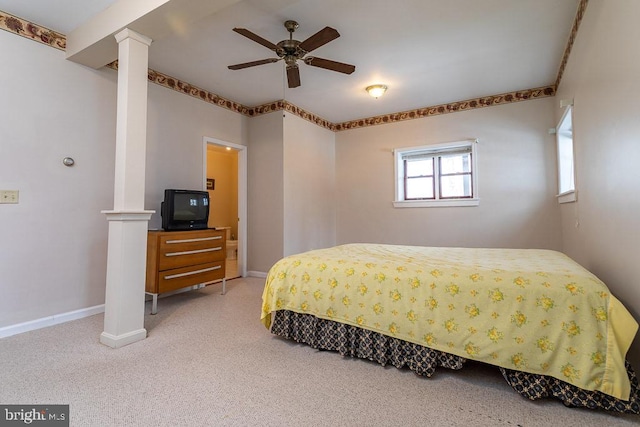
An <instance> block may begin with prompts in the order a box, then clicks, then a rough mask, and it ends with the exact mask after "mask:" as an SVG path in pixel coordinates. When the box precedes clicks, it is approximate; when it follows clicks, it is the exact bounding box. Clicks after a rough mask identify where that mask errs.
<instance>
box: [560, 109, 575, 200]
mask: <svg viewBox="0 0 640 427" xmlns="http://www.w3.org/2000/svg"><path fill="white" fill-rule="evenodd" d="M571 112H572V107H571V105H569V106H567V108H566V109H565V111H564V114H563V115H562V118H561V119H560V123H558V127H557V128H556V142H557V145H558V202H560V203H568V202H575V201H576V192H575V190H576V186H575V173H574V167H573V125H572V114H571Z"/></svg>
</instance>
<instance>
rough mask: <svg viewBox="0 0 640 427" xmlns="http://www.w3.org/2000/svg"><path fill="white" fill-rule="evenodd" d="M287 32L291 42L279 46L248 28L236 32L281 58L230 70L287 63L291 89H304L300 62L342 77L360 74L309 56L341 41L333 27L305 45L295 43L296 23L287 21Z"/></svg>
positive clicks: (351, 67) (236, 66)
mask: <svg viewBox="0 0 640 427" xmlns="http://www.w3.org/2000/svg"><path fill="white" fill-rule="evenodd" d="M284 26H285V28H286V29H287V31H289V39H288V40H282V41H281V42H279V43H278V44H273V43H271V42H270V41H269V40H266V39H263V38H262V37H260V36H259V35H257V34H255V33H252V32H251V31H249V30H247V29H246V28H234V29H233V31H235V32H236V33H238V34H241V35H243V36H245V37H247V38H249V39H251V40H253V41H254V42H256V43H259V44H261V45H262V46H264V47H266V48H267V49H271V50H272V51H274V52H275V53H276V54H277V55H278V58H268V59H261V60H258V61H251V62H245V63H242V64H236V65H229V69H230V70H241V69H243V68H248V67H255V66H256V65H263V64H270V63H273V62H277V61H280V60H281V59H283V60H284V62H285V64H286V68H287V82H288V85H289V87H290V88H294V87H298V86H300V70H299V69H298V60H299V59H301V60H303V61H304V63H305V64H307V65H311V66H313V67H319V68H324V69H326V70H331V71H337V72H339V73H344V74H351V73H353V72H354V71H355V70H356V67H355V65H350V64H345V63H342V62H337V61H332V60H330V59H324V58H318V57H317V56H306V55H307V54H308V53H309V52H311V51H313V50H315V49H317V48H319V47H320V46H324V45H325V44H327V43H329V42H330V41H332V40H335V39H337V38H338V37H340V34H339V33H338V31H337V30H335V29H334V28H331V27H324V28H323V29H322V30H320V31H318V32H317V33H315V34H314V35H312V36H311V37H309V38H308V39H306V40H305V41H302V42H300V41H298V40H294V39H293V32H294V31H295V30H296V29H297V28H298V26H299V25H298V23H297V22H296V21H291V20H288V21H285V23H284Z"/></svg>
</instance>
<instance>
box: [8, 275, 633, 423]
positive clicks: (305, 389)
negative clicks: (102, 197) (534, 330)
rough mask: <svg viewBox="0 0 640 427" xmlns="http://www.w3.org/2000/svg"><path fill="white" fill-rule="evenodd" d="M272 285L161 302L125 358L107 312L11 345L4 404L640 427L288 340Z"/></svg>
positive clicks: (146, 418)
mask: <svg viewBox="0 0 640 427" xmlns="http://www.w3.org/2000/svg"><path fill="white" fill-rule="evenodd" d="M262 284H263V280H262V279H256V278H248V279H236V280H232V281H229V282H228V283H227V294H226V295H224V296H223V295H220V285H212V286H209V287H207V288H205V289H202V290H198V291H192V292H188V293H183V294H179V295H174V296H171V297H168V298H161V299H160V300H159V302H158V310H159V311H158V314H157V315H155V316H151V315H149V314H147V316H146V319H145V321H146V324H145V327H146V328H147V331H148V334H149V336H148V338H147V339H146V340H144V341H141V342H138V343H135V344H132V345H129V346H127V347H124V348H121V349H118V350H114V349H111V348H108V347H105V346H103V345H101V344H100V343H99V341H98V340H99V336H100V333H101V332H102V330H103V329H102V315H96V316H92V317H89V318H86V319H81V320H77V321H74V322H69V323H66V324H62V325H57V326H53V327H50V328H47V329H41V330H38V331H33V332H29V333H25V334H21V335H16V336H13V337H9V338H5V339H2V340H0V403H1V404H69V405H70V419H71V425H72V426H302V425H305V426H325V425H331V426H412V425H416V426H417V425H420V426H563V427H569V426H580V427H584V426H605V425H606V426H630V425H640V417H639V416H632V415H625V416H620V415H614V414H610V413H605V412H595V411H591V410H586V409H569V408H565V407H564V406H563V405H562V403H560V402H558V401H553V400H544V401H536V402H531V401H528V400H526V399H524V398H522V397H520V396H519V395H518V394H516V392H515V391H513V390H512V389H511V388H510V387H509V386H508V385H507V384H506V383H505V382H504V380H503V379H502V377H501V375H500V373H499V371H498V370H497V369H491V368H488V367H485V366H483V365H479V364H469V365H467V366H466V367H465V369H463V370H462V371H449V370H445V369H441V370H440V371H438V372H437V373H436V375H435V376H434V377H432V378H423V377H419V376H417V375H415V374H414V373H412V372H410V371H408V370H399V369H396V368H394V367H382V366H380V365H378V364H376V363H373V362H368V361H364V360H360V359H348V358H343V357H342V356H340V355H338V354H337V353H333V352H326V351H316V350H313V349H311V348H309V347H307V346H304V345H299V344H295V343H292V342H289V341H285V340H283V339H280V338H277V337H275V336H273V335H271V334H270V333H269V332H268V331H267V330H266V329H265V328H264V327H263V326H262V325H261V324H260V322H259V314H260V307H261V299H260V298H261V294H262ZM148 312H149V310H148V309H147V313H148Z"/></svg>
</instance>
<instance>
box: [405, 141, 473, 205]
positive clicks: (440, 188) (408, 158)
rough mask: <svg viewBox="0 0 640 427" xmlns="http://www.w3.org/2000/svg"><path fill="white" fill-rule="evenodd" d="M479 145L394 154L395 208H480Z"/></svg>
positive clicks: (462, 143) (449, 145) (424, 148)
mask: <svg viewBox="0 0 640 427" xmlns="http://www.w3.org/2000/svg"><path fill="white" fill-rule="evenodd" d="M475 146H476V141H459V142H453V143H447V144H438V145H425V146H421V147H411V148H401V149H396V150H394V158H395V181H396V198H395V201H394V206H395V207H427V206H476V205H478V188H477V183H476V163H475V160H476V149H475Z"/></svg>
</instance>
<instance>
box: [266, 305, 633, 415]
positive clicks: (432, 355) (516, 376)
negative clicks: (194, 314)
mask: <svg viewBox="0 0 640 427" xmlns="http://www.w3.org/2000/svg"><path fill="white" fill-rule="evenodd" d="M271 332H272V333H273V334H275V335H279V336H281V337H283V338H287V339H292V340H294V341H296V342H300V343H304V344H307V345H309V346H311V347H313V348H316V349H321V350H332V351H337V352H338V353H340V354H341V355H342V356H349V357H358V358H360V359H368V360H372V361H374V362H378V363H380V364H381V365H383V366H385V365H388V364H390V365H393V366H395V367H396V368H403V367H405V366H406V367H407V368H409V369H410V370H412V371H413V372H415V373H416V374H418V375H423V376H426V377H431V376H432V375H433V374H434V373H435V371H436V368H437V367H438V366H442V367H444V368H449V369H462V366H463V365H464V363H465V362H466V359H465V358H463V357H460V356H455V355H452V354H448V353H444V352H441V351H438V350H433V349H430V348H428V347H424V346H421V345H419V344H414V343H409V342H406V341H403V340H400V339H397V338H392V337H388V336H386V335H382V334H380V333H377V332H373V331H369V330H366V329H360V328H357V327H355V326H351V325H345V324H342V323H338V322H333V321H330V320H325V319H318V318H317V317H315V316H312V315H310V314H300V313H295V312H293V311H288V310H280V311H276V312H275V313H274V315H273V322H272V326H271ZM626 367H627V372H628V374H629V380H630V381H631V397H630V399H629V401H624V400H620V399H616V398H614V397H611V396H609V395H606V394H604V393H601V392H598V391H586V390H582V389H580V388H578V387H575V386H573V385H570V384H567V383H566V382H564V381H560V380H558V379H555V378H552V377H547V376H544V375H536V374H528V373H525V372H520V371H512V370H509V369H504V368H499V369H500V371H501V372H502V376H503V377H504V379H505V380H506V381H507V383H508V384H509V385H510V386H511V387H512V388H513V389H514V390H515V391H517V392H518V393H519V394H520V395H522V396H524V397H526V398H528V399H531V400H536V399H541V398H546V397H552V398H556V399H559V400H561V401H562V402H563V403H564V404H565V405H566V406H573V407H586V408H590V409H603V410H607V411H614V412H622V413H630V414H640V390H639V388H638V379H637V378H636V374H635V372H634V371H633V369H632V368H631V365H629V363H628V362H627V364H626Z"/></svg>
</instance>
